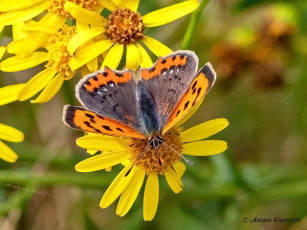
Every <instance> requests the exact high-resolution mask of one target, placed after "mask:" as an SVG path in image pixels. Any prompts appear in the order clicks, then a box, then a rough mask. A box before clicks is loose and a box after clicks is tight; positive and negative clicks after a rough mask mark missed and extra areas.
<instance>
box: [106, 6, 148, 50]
mask: <svg viewBox="0 0 307 230" xmlns="http://www.w3.org/2000/svg"><path fill="white" fill-rule="evenodd" d="M144 29H145V26H144V23H143V20H142V17H141V15H140V14H139V13H138V12H133V11H132V10H130V9H126V8H124V9H117V10H115V11H113V12H112V13H111V14H110V15H109V17H108V21H107V24H106V32H105V35H106V36H107V37H108V38H109V39H110V40H111V41H112V42H114V43H120V44H125V45H127V44H131V43H135V42H137V41H139V40H141V39H143V38H144V34H143V31H144Z"/></svg>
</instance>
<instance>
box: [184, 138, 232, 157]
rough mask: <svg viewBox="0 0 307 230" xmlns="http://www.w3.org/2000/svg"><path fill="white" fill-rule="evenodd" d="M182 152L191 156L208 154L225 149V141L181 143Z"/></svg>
mask: <svg viewBox="0 0 307 230" xmlns="http://www.w3.org/2000/svg"><path fill="white" fill-rule="evenodd" d="M183 149H184V150H183V152H184V154H186V155H192V156H210V155H215V154H218V153H221V152H224V151H225V150H226V149H227V142H226V141H220V140H208V141H196V142H191V143H186V144H184V145H183Z"/></svg>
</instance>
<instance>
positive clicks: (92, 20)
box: [64, 1, 107, 26]
mask: <svg viewBox="0 0 307 230" xmlns="http://www.w3.org/2000/svg"><path fill="white" fill-rule="evenodd" d="M64 8H65V10H66V11H68V12H69V13H70V14H71V16H73V17H74V18H75V19H77V20H79V21H81V22H84V23H87V24H91V25H97V26H102V25H104V24H105V23H106V22H107V19H105V18H104V17H102V16H101V15H100V14H97V13H96V12H93V11H90V10H87V9H85V8H83V7H81V6H78V5H76V4H74V3H72V2H70V1H66V2H65V4H64Z"/></svg>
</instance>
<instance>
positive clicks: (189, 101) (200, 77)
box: [163, 63, 216, 133]
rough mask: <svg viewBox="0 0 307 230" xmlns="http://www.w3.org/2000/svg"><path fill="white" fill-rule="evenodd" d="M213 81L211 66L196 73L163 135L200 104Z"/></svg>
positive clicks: (213, 73) (169, 119) (213, 75)
mask: <svg viewBox="0 0 307 230" xmlns="http://www.w3.org/2000/svg"><path fill="white" fill-rule="evenodd" d="M215 79H216V73H215V71H214V70H213V68H212V66H211V64H210V63H207V64H206V65H205V66H204V67H202V68H201V69H200V70H199V71H198V73H197V74H196V77H195V78H194V79H193V81H192V83H191V84H190V86H189V87H188V88H187V89H186V91H185V92H184V94H183V95H182V97H181V98H180V100H179V102H178V103H177V104H176V106H175V107H174V110H173V111H172V113H171V115H170V117H169V118H168V121H167V123H166V125H165V127H164V129H163V133H165V132H167V131H168V130H169V129H170V128H171V127H172V126H174V125H175V124H176V123H177V122H179V121H180V120H181V119H182V118H183V117H184V116H185V115H187V113H188V112H189V111H190V110H191V109H192V108H193V107H194V106H195V105H196V104H197V102H200V101H201V100H202V99H203V98H204V96H205V95H206V93H207V92H208V91H209V90H210V88H211V87H212V86H213V84H214V82H215Z"/></svg>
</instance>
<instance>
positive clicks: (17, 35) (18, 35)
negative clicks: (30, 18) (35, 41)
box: [12, 22, 27, 41]
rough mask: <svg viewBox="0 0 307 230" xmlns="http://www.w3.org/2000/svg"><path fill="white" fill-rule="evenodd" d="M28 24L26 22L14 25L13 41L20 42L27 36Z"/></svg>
mask: <svg viewBox="0 0 307 230" xmlns="http://www.w3.org/2000/svg"><path fill="white" fill-rule="evenodd" d="M25 27H26V24H25V23H24V22H19V23H17V24H14V25H12V35H13V40H14V41H16V40H20V39H23V38H25V37H26V36H27V34H26V32H25Z"/></svg>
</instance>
